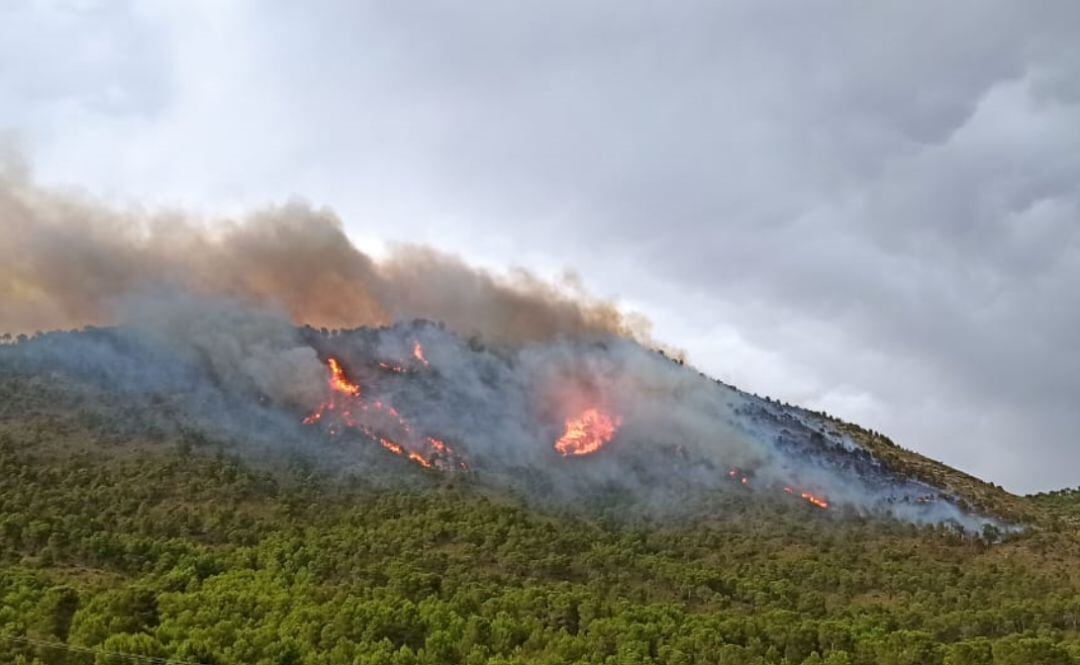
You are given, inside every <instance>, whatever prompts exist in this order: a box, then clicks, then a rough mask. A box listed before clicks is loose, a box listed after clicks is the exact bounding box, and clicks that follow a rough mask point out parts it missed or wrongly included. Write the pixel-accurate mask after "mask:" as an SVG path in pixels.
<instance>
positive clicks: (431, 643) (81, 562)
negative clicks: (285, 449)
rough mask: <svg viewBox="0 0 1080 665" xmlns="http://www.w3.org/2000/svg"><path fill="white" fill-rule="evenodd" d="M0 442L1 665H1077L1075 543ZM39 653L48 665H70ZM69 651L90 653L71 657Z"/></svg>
mask: <svg viewBox="0 0 1080 665" xmlns="http://www.w3.org/2000/svg"><path fill="white" fill-rule="evenodd" d="M14 431H15V430H13V429H11V428H9V429H8V430H3V429H0V663H2V664H4V665H9V664H15V663H20V664H21V663H131V662H150V661H136V660H132V659H130V658H128V657H126V656H121V655H109V652H118V653H123V654H135V655H142V656H148V657H163V658H171V659H177V660H183V661H188V662H194V663H206V664H211V663H215V664H221V665H225V664H230V665H233V664H235V665H240V664H247V663H254V664H270V663H275V664H296V665H299V664H305V665H338V664H341V665H344V664H353V663H356V664H361V663H363V664H376V663H377V664H386V665H413V664H416V665H421V664H422V665H429V664H430V665H436V664H450V663H470V664H472V663H477V664H478V663H507V664H509V663H597V664H599V663H605V664H612V665H615V664H623V663H626V664H644V663H669V664H672V665H683V664H690V663H729V664H740V665H742V664H751V665H752V664H761V663H772V664H781V663H786V664H791V665H810V664H818V663H828V664H830V665H839V664H860V665H861V664H866V665H869V664H881V665H935V664H937V665H979V664H982V663H986V664H990V663H993V664H996V665H1004V664H1008V665H1039V664H1060V665H1065V664H1067V663H1080V565H1078V564H1080V531H1078V530H1077V528H1076V527H1075V525H1074V523H1073V522H1071V521H1069V519H1067V518H1068V511H1071V510H1073V507H1074V506H1075V504H1074V503H1070V501H1069V500H1068V499H1069V498H1070V497H1068V496H1066V497H1064V498H1063V497H1062V496H1058V495H1055V496H1053V497H1052V500H1053V505H1052V506H1051V507H1052V508H1054V509H1055V510H1059V511H1061V512H1062V513H1063V514H1066V517H1063V518H1061V519H1056V518H1055V519H1048V521H1047V522H1046V523H1045V524H1043V525H1039V526H1036V527H1034V528H1031V529H1029V530H1027V531H1026V532H1024V533H1021V534H1018V535H1014V536H1012V537H1009V538H1007V539H1006V541H1005V542H1002V543H998V544H989V543H987V542H985V541H983V540H981V539H978V538H972V537H961V536H960V535H958V534H957V533H956V532H955V531H954V530H952V529H948V528H941V527H914V526H911V525H906V524H899V523H895V522H887V521H882V520H877V519H858V518H851V517H845V518H836V517H830V516H828V515H826V514H823V513H821V511H817V510H815V509H814V508H812V507H810V506H805V507H804V508H803V507H799V508H792V507H791V506H790V505H787V506H786V507H780V506H777V505H768V504H761V503H748V502H746V501H745V500H741V499H739V498H738V497H729V498H726V499H725V498H723V497H720V498H718V499H717V502H716V504H715V509H714V510H713V511H711V512H710V513H709V514H697V515H693V516H687V517H684V518H680V519H677V520H673V519H655V518H647V517H640V518H638V517H633V516H632V515H631V516H627V515H624V516H622V517H621V518H617V517H612V516H611V515H610V514H609V515H596V516H590V514H589V513H588V511H584V512H582V511H578V512H575V513H573V514H571V513H569V512H566V511H562V512H558V511H553V510H551V509H546V510H538V509H536V508H535V507H534V508H530V507H529V506H528V505H527V504H524V503H521V502H518V501H514V500H511V499H509V498H507V497H500V496H498V495H495V494H492V493H484V492H482V491H480V490H479V489H477V488H475V487H472V486H470V484H469V483H467V482H462V481H455V482H443V481H438V480H435V481H432V482H430V483H428V485H429V486H427V487H414V488H412V489H407V488H404V487H401V488H396V489H395V488H386V487H381V488H380V487H378V486H376V485H373V484H372V483H370V482H368V481H367V480H366V479H365V478H363V477H354V476H343V475H341V474H336V475H331V474H328V473H324V472H316V471H312V470H311V469H309V468H306V467H305V466H304V465H293V466H292V467H288V466H287V465H284V464H281V465H276V466H275V465H262V466H256V465H253V464H250V463H248V462H244V461H240V460H238V459H236V458H234V457H230V456H228V455H224V454H218V455H214V454H201V453H196V454H193V453H192V452H191V451H189V450H187V449H180V450H176V449H171V448H170V449H169V450H168V451H163V450H159V449H143V450H140V449H139V448H138V447H137V446H132V447H131V448H129V449H124V448H116V447H112V448H109V449H106V450H102V451H95V450H94V449H93V448H87V447H79V446H72V447H65V446H64V445H63V443H64V441H63V439H64V437H65V436H74V434H70V433H68V434H64V433H63V432H61V433H59V434H56V433H53V434H48V435H47V436H46V435H45V434H42V433H41V432H38V433H37V434H34V435H32V436H29V435H28V436H23V435H21V434H18V433H12V432H14ZM54 645H66V646H70V647H72V649H66V648H61V647H60V646H54ZM77 648H83V649H89V650H90V651H79V650H75V649H77Z"/></svg>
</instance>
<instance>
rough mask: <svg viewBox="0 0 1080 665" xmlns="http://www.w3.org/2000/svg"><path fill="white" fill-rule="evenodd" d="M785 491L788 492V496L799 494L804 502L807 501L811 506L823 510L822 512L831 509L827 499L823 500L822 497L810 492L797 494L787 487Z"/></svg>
mask: <svg viewBox="0 0 1080 665" xmlns="http://www.w3.org/2000/svg"><path fill="white" fill-rule="evenodd" d="M784 491H785V492H787V493H788V494H791V495H795V494H798V496H799V498H800V499H802V500H803V501H806V502H807V503H809V504H810V505H811V506H817V507H818V508H821V509H822V510H828V509H829V502H828V501H826V500H825V499H822V498H821V497H820V496H815V495H813V494H811V493H810V492H806V491H802V492H796V491H795V490H793V489H791V488H790V487H785V488H784Z"/></svg>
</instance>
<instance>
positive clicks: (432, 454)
mask: <svg viewBox="0 0 1080 665" xmlns="http://www.w3.org/2000/svg"><path fill="white" fill-rule="evenodd" d="M326 364H327V366H328V367H329V368H330V378H329V379H328V381H327V383H328V384H329V386H330V389H331V391H332V392H331V395H330V397H329V399H327V400H326V401H325V402H323V403H322V404H320V405H319V407H318V408H317V409H315V410H314V411H313V412H311V413H310V414H309V415H308V416H307V417H306V418H304V420H303V423H304V424H305V425H315V424H317V423H321V422H325V423H326V424H325V425H324V427H325V431H326V432H327V433H328V434H330V435H331V436H334V435H337V434H340V433H341V432H342V431H343V430H345V429H352V430H357V431H359V432H360V433H362V434H363V435H364V436H365V437H367V438H368V439H370V440H371V441H377V442H378V443H379V445H380V446H382V447H383V449H385V450H387V451H389V452H391V453H393V454H394V455H397V456H398V457H404V458H406V459H408V460H410V461H412V462H414V463H416V464H419V465H420V466H422V467H424V468H426V469H430V468H432V467H438V468H443V469H445V468H450V467H452V466H457V467H459V468H461V469H467V468H468V465H467V464H465V462H464V461H463V460H461V459H459V458H458V456H457V454H455V453H454V451H453V449H451V448H450V446H448V445H447V444H446V442H444V441H442V440H440V439H436V438H434V437H431V436H423V437H418V436H417V435H416V434H415V432H414V430H413V427H412V426H411V425H410V424H409V422H408V421H407V420H405V418H404V417H403V416H402V415H401V414H400V413H398V411H397V410H396V409H395V408H394V407H392V406H390V405H389V404H384V403H383V402H382V401H380V400H371V401H368V400H365V399H364V398H363V397H362V395H361V391H360V386H359V385H358V384H356V383H353V382H352V381H350V380H349V379H348V377H346V376H345V370H344V368H342V366H341V363H340V362H338V360H337V359H336V358H329V359H327V361H326ZM380 365H383V364H380ZM384 368H385V367H384Z"/></svg>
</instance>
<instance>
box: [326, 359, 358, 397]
mask: <svg viewBox="0 0 1080 665" xmlns="http://www.w3.org/2000/svg"><path fill="white" fill-rule="evenodd" d="M326 362H327V364H328V365H329V366H330V389H331V390H333V391H334V392H338V393H341V394H343V395H351V396H353V397H359V396H360V386H358V385H356V384H355V383H352V382H350V381H349V380H348V379H347V378H345V370H343V369H341V363H339V362H338V361H337V358H330V359H329V360H327V361H326Z"/></svg>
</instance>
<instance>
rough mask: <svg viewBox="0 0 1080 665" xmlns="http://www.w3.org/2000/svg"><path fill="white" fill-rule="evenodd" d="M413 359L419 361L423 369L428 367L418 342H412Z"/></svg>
mask: <svg viewBox="0 0 1080 665" xmlns="http://www.w3.org/2000/svg"><path fill="white" fill-rule="evenodd" d="M412 354H413V358H416V359H417V360H419V361H420V364H421V365H423V366H424V367H430V366H431V365H430V364H429V363H428V361H427V358H425V357H424V347H422V346H420V342H414V343H413V347H412Z"/></svg>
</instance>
